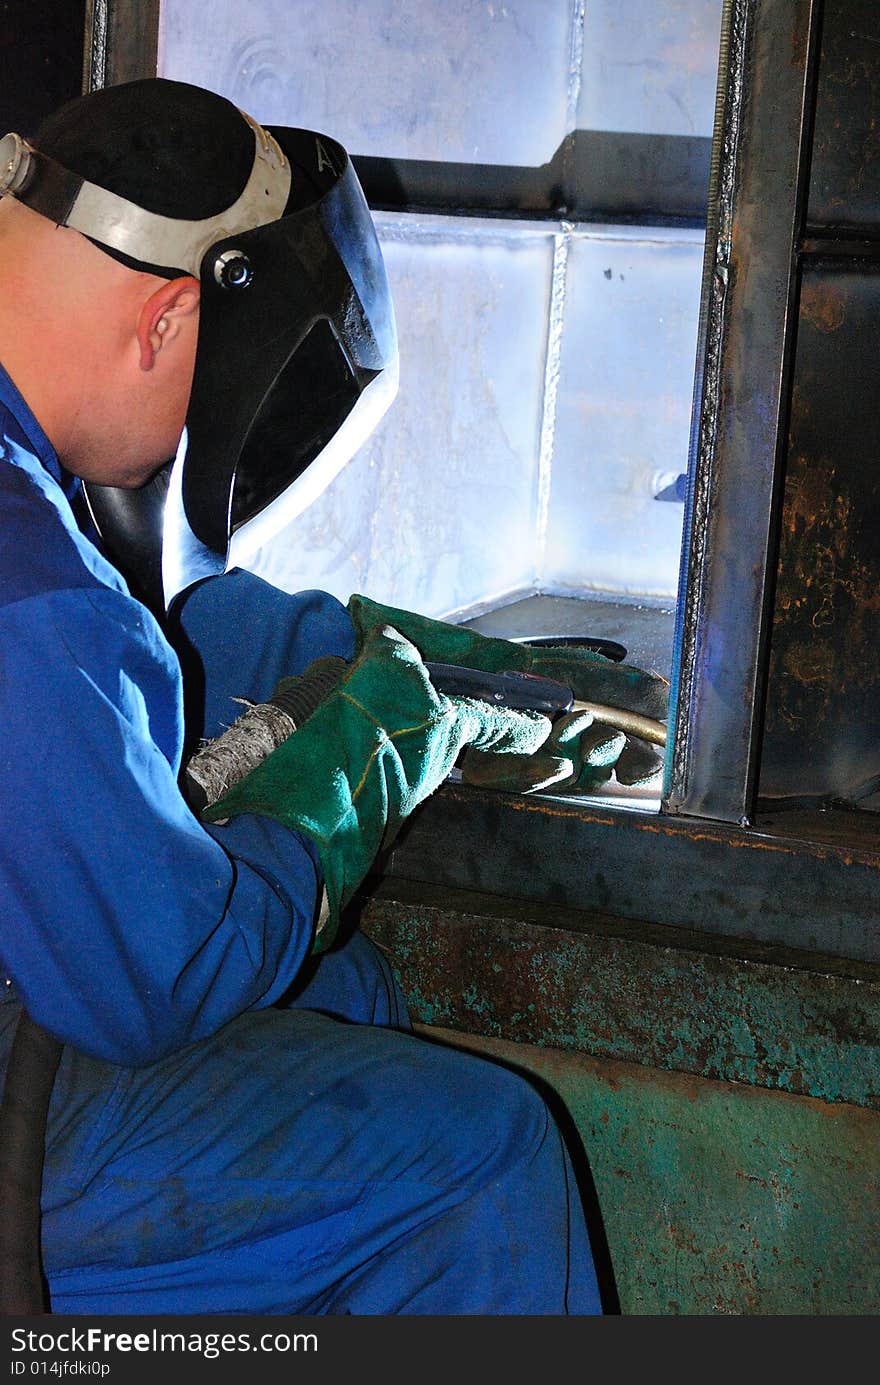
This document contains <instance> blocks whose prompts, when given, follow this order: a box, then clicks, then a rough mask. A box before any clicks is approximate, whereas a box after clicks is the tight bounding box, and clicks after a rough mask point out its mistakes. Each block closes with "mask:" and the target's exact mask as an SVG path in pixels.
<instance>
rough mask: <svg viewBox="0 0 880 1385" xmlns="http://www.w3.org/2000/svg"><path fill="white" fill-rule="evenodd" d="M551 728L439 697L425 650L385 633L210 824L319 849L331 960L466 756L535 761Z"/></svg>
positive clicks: (218, 807)
mask: <svg viewBox="0 0 880 1385" xmlns="http://www.w3.org/2000/svg"><path fill="white" fill-rule="evenodd" d="M321 662H322V661H321V660H318V661H317V662H316V664H313V665H312V666H311V670H312V671H314V670H316V669H317V668H318V665H320V664H321ZM307 672H308V670H307ZM279 686H280V687H281V688H283V682H282V684H281V685H279ZM550 729H551V728H550V721H549V719H548V718H547V717H545V716H542V715H541V714H540V713H538V712H528V711H527V712H521V711H513V710H511V709H510V708H508V707H491V706H489V705H488V703H485V702H478V701H476V700H473V699H471V698H458V697H446V696H445V695H443V694H441V693H438V692H436V691H435V689H434V688H433V686H432V684H431V680H430V678H429V676H428V672H427V670H426V669H425V666H424V664H423V663H422V660H421V658H420V656H419V653H418V650H417V649H416V648H415V647H414V646H413V645H412V644H411V643H410V642H409V641H408V640H406V639H405V638H404V637H403V636H402V635H400V634H399V633H398V632H397V631H396V630H394V629H393V628H392V627H390V626H389V625H387V624H386V623H385V622H378V623H377V624H376V625H375V626H374V627H373V628H372V629H371V630H370V631H369V632H368V633H367V634H366V636H365V638H364V639H363V640H362V641H361V642H360V649H359V652H358V654H357V657H356V658H355V660H354V661H353V663H352V664H351V666H350V669H349V671H348V673H347V674H346V675H345V677H344V678H343V679H342V681H341V682H340V683H338V684H337V685H336V687H335V688H334V689H333V691H332V692H330V693H329V694H328V695H327V696H326V697H325V698H324V700H323V702H321V703H320V705H319V706H318V708H317V710H316V711H314V712H313V713H312V715H311V716H309V717H308V718H307V719H306V720H305V721H303V722H302V724H301V725H300V726H299V727H298V728H297V730H296V731H295V732H294V734H293V735H291V736H289V737H288V739H287V740H286V741H283V742H282V744H281V745H280V746H279V747H278V748H277V749H276V750H273V751H272V753H271V754H270V755H269V756H268V757H267V758H266V759H265V760H263V761H262V763H261V764H259V765H258V766H257V767H256V769H253V770H251V771H250V773H249V774H247V775H246V776H245V777H244V779H242V780H241V781H240V782H239V783H238V784H236V785H235V786H234V787H233V788H232V789H230V790H229V792H228V793H227V794H226V795H225V796H224V797H223V798H222V799H220V800H219V802H217V803H215V804H213V805H212V807H211V808H210V809H207V810H206V811H205V812H204V814H203V817H204V818H206V819H207V820H208V821H211V822H214V821H218V820H222V819H225V818H229V817H232V816H234V815H235V814H237V813H264V814H266V815H267V816H269V817H273V818H277V819H278V820H279V821H280V822H282V823H284V824H285V826H287V827H290V828H293V829H295V830H296V831H299V832H302V833H304V834H305V835H306V836H307V837H310V838H311V839H312V840H313V841H314V842H315V843H316V844H317V847H318V852H319V854H320V857H321V864H322V866H323V869H324V883H325V886H326V889H327V899H328V903H329V920H328V922H327V923H326V924H325V925H324V926H323V927H322V929H321V932H320V936H319V939H318V943H317V945H316V948H315V950H316V951H323V950H324V949H325V948H326V947H327V946H328V945H329V944H330V942H331V941H332V939H333V937H334V935H335V933H336V929H337V927H338V924H339V917H340V914H341V912H342V910H343V909H344V907H345V905H346V904H347V903H348V901H349V900H350V899H351V897H352V895H353V894H354V891H355V890H356V889H357V887H358V885H359V884H360V883H361V881H362V880H363V878H364V876H365V875H366V874H367V872H368V871H369V869H370V867H371V866H372V864H373V861H374V860H375V857H376V855H377V854H378V852H379V851H380V850H381V849H382V848H383V847H386V846H388V845H389V844H390V843H391V841H392V840H393V839H394V837H395V835H396V833H397V831H398V830H399V828H400V826H401V824H402V822H403V821H404V819H405V818H406V817H407V816H408V815H409V814H410V813H411V812H412V810H413V809H414V808H415V807H416V806H417V804H419V803H421V802H422V800H423V799H425V798H427V797H428V795H429V794H431V793H433V791H434V790H435V789H436V788H438V787H439V786H440V784H442V783H443V781H444V779H446V778H447V776H448V774H449V772H450V770H451V769H452V768H453V766H454V764H455V762H456V760H457V759H458V757H459V755H460V753H461V751H462V750H463V748H464V747H465V746H475V747H479V748H480V750H481V751H484V752H487V753H488V752H491V753H492V754H501V755H504V754H513V755H526V756H528V755H530V754H531V753H533V752H534V751H536V750H537V749H538V748H539V747H540V745H541V744H542V742H543V741H545V740H546V739H547V736H548V735H549V733H550Z"/></svg>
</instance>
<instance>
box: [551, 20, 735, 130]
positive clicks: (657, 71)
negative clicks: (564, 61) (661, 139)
mask: <svg viewBox="0 0 880 1385" xmlns="http://www.w3.org/2000/svg"><path fill="white" fill-rule="evenodd" d="M721 12H722V3H721V0H676V3H672V4H670V3H663V4H658V3H657V0H587V4H586V6H585V16H584V37H583V65H582V71H581V89H580V100H579V102H578V122H577V123H578V126H579V127H580V128H581V129H585V130H620V131H628V132H632V133H639V134H651V135H660V134H663V135H711V134H712V120H713V113H714V110H715V87H716V83H717V79H718V42H719V37H720V32H721Z"/></svg>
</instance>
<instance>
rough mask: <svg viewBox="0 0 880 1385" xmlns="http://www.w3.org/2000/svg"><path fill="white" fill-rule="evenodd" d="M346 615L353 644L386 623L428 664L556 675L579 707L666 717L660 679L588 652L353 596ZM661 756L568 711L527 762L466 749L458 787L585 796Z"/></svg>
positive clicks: (653, 766)
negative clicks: (498, 634) (534, 643)
mask: <svg viewBox="0 0 880 1385" xmlns="http://www.w3.org/2000/svg"><path fill="white" fill-rule="evenodd" d="M348 611H349V615H350V616H351V619H352V622H353V624H354V628H355V633H356V637H357V641H358V647H360V645H361V643H362V642H363V640H365V639H366V637H367V635H368V634H369V632H370V630H372V629H373V628H374V627H375V626H376V625H377V624H386V623H387V624H390V625H392V626H394V628H395V629H396V630H399V631H400V632H401V634H403V635H405V637H406V638H407V639H408V640H409V641H410V642H411V643H412V644H414V645H415V647H416V648H417V649H418V651H419V653H420V654H421V656H422V658H423V659H426V660H428V661H429V662H432V663H446V664H462V665H464V666H465V667H466V668H475V669H482V670H483V671H484V672H488V673H500V672H502V671H503V670H505V669H515V670H517V671H518V672H521V673H533V674H538V675H540V676H542V677H546V678H556V679H558V680H559V682H561V683H565V684H566V686H568V687H570V688H571V690H572V693H573V694H574V697H575V699H576V700H577V701H579V702H590V703H595V704H601V705H603V706H607V707H615V708H619V709H622V710H623V711H627V712H635V713H637V714H639V715H641V716H645V717H649V718H651V719H652V720H655V721H661V722H665V720H666V716H667V712H668V696H669V684H668V682H667V681H666V679H665V678H662V677H661V676H660V675H659V674H657V673H650V672H647V671H646V670H644V669H640V668H636V667H634V666H633V665H631V664H623V663H616V662H615V661H614V660H613V659H607V658H605V656H604V655H602V654H597V653H594V652H593V651H592V650H588V649H576V648H574V649H573V648H569V647H565V646H561V645H556V646H543V647H540V648H539V647H534V648H532V647H531V646H529V645H527V644H519V643H517V642H516V641H515V640H505V639H496V638H494V637H491V636H487V635H481V634H479V633H478V632H477V631H475V630H468V629H466V628H465V627H464V626H461V625H452V624H450V623H449V622H447V621H440V620H433V619H431V618H430V617H428V616H421V615H417V614H415V613H413V612H411V611H401V610H398V609H397V608H396V607H392V606H383V605H381V604H379V603H378V602H375V601H371V600H370V599H369V598H368V597H365V596H361V595H359V594H356V595H354V596H352V597H351V598H350V599H349V602H348ZM663 759H664V751H663V749H662V747H660V746H658V745H654V744H650V743H648V742H647V741H645V740H643V739H641V738H640V737H638V736H636V735H633V734H625V733H621V732H620V731H613V730H611V728H609V727H608V726H607V725H604V724H603V723H601V722H599V721H597V720H596V719H595V718H591V717H589V715H588V714H582V713H579V712H574V713H572V714H570V715H569V716H568V717H562V718H560V719H559V720H558V721H557V722H556V723H555V725H554V727H553V732H552V735H551V737H550V738H549V739H548V741H547V742H546V743H545V744H544V746H543V747H542V748H541V751H540V753H539V754H538V755H537V756H536V757H535V759H534V760H533V761H532V762H531V763H527V761H526V759H525V758H510V759H506V760H505V763H504V764H501V762H500V761H494V760H493V761H488V760H487V759H486V758H485V757H483V756H481V755H480V753H479V752H478V751H476V750H474V751H470V750H469V751H468V752H467V753H466V755H465V756H464V757H463V760H462V766H461V770H462V778H463V779H464V780H465V781H466V782H469V783H472V784H480V785H482V786H484V787H494V788H505V789H510V790H513V791H516V792H519V793H528V792H537V791H540V790H546V789H548V788H553V790H554V792H557V791H564V792H567V793H577V794H589V793H596V792H599V791H600V790H601V789H602V786H603V785H604V784H606V783H607V782H608V780H609V779H610V778H611V776H612V774H613V775H614V776H615V777H616V779H617V780H618V782H619V783H620V784H624V785H627V786H632V785H637V784H645V783H648V782H649V781H650V780H652V779H653V778H654V777H655V776H656V775H657V774H658V773H659V771H660V770H661V769H662V766H663Z"/></svg>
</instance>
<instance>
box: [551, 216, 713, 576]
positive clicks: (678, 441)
mask: <svg viewBox="0 0 880 1385" xmlns="http://www.w3.org/2000/svg"><path fill="white" fill-rule="evenodd" d="M702 245H703V237H702V234H701V233H700V232H698V231H684V230H677V229H674V228H669V229H666V230H655V231H653V232H652V231H650V230H645V229H642V228H623V227H619V228H611V227H609V228H607V229H606V230H602V229H600V228H594V229H593V230H591V231H589V232H586V231H584V232H582V233H580V234H576V235H574V236H572V238H571V243H570V248H569V254H568V265H567V291H566V308H565V321H564V326H563V329H562V343H561V351H560V365H559V388H558V394H557V401H556V420H555V437H554V448H553V464H552V471H551V475H550V478H549V505H548V517H547V536H546V545H545V548H544V556H543V563H542V568H541V585H542V587H543V589H544V590H553V591H559V592H565V591H571V590H576V589H577V588H579V587H583V586H589V587H597V588H601V589H604V590H607V591H615V592H621V593H638V594H644V595H654V596H667V595H668V596H670V597H672V598H674V595H675V590H676V585H677V582H678V567H679V555H680V548H681V524H682V506H681V504H676V503H675V502H674V501H673V502H672V503H667V502H665V501H664V502H659V501H658V500H657V499H656V498H655V497H656V496H657V495H658V494H662V493H664V492H666V493H667V494H668V493H669V492H670V491H671V492H672V493H673V494H674V493H675V482H676V478H677V477H678V476H679V475H680V474H682V473H683V472H684V471H685V470H686V468H687V451H688V429H689V421H690V400H691V389H692V384H693V374H694V355H695V351H696V339H697V319H698V314H699V298H700V267H701V263H702Z"/></svg>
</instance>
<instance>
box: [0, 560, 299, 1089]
mask: <svg viewBox="0 0 880 1385" xmlns="http://www.w3.org/2000/svg"><path fill="white" fill-rule="evenodd" d="M241 633H242V632H241V631H239V635H241ZM0 635H2V640H3V648H4V651H5V652H4V667H3V676H2V678H0V718H2V720H0V724H2V726H3V741H2V750H0V755H2V762H3V796H4V803H3V812H2V822H0V836H2V845H0V888H2V893H3V912H4V918H3V923H2V934H0V936H2V944H0V950H2V954H3V961H4V963H5V965H6V967H7V969H8V970H9V972H10V974H11V975H12V977H13V980H14V981H15V984H16V986H17V988H18V989H19V991H20V993H21V996H22V999H23V1000H24V1002H25V1004H26V1005H27V1007H28V1009H29V1010H30V1011H31V1013H32V1015H33V1016H34V1018H35V1019H36V1020H37V1021H38V1022H41V1023H43V1024H44V1025H45V1026H46V1027H47V1028H48V1029H49V1030H50V1031H52V1032H53V1033H55V1034H57V1035H58V1036H59V1037H61V1038H62V1039H64V1040H66V1041H68V1042H70V1043H72V1044H74V1045H75V1046H77V1047H79V1048H81V1049H83V1050H84V1051H86V1052H88V1053H91V1054H94V1055H95V1056H97V1057H101V1058H106V1059H109V1060H111V1061H113V1062H116V1063H121V1064H125V1065H136V1064H140V1063H145V1062H151V1061H153V1060H155V1059H157V1058H160V1057H162V1056H164V1055H165V1054H167V1053H169V1052H171V1051H173V1050H174V1049H176V1048H179V1047H181V1046H182V1045H185V1044H187V1043H190V1042H192V1041H194V1040H196V1039H199V1038H201V1037H203V1036H204V1035H206V1034H208V1033H211V1032H213V1031H215V1030H216V1029H217V1028H219V1027H220V1026H221V1025H223V1024H224V1023H226V1022H227V1021H228V1020H229V1019H231V1018H232V1017H233V1016H235V1015H236V1014H239V1013H240V1012H241V1011H242V1010H244V1009H247V1008H249V1007H252V1006H261V1005H268V1004H270V1003H272V1002H273V1001H274V1000H276V999H277V998H278V997H279V996H280V995H281V994H282V993H283V992H284V990H286V988H287V987H288V986H289V984H290V983H291V981H292V980H293V978H294V977H295V976H296V974H297V971H298V970H299V967H300V965H301V963H302V961H303V959H304V957H305V956H306V955H307V954H308V952H309V949H310V946H311V941H312V934H313V926H314V915H315V907H316V900H317V898H318V893H319V890H320V885H321V881H320V876H319V872H318V868H317V866H316V863H315V860H314V857H313V854H312V852H311V851H310V850H309V849H308V847H307V846H306V844H305V843H304V842H303V841H302V839H300V838H298V837H296V836H295V835H294V834H292V833H289V832H287V831H286V830H285V829H284V828H282V827H280V826H279V825H278V824H277V823H274V822H271V821H270V820H269V819H266V818H258V817H250V818H242V819H240V820H237V821H235V822H232V823H230V824H229V825H228V826H227V827H223V828H216V829H212V832H213V835H212V832H209V831H206V830H205V829H204V827H203V826H202V825H201V824H200V823H199V822H198V821H197V820H196V819H195V818H194V817H193V816H192V814H191V813H190V812H189V810H188V808H187V807H186V804H185V802H184V799H183V797H182V795H181V793H180V792H179V789H178V783H177V772H178V769H179V757H180V749H181V739H182V706H181V689H180V677H179V670H178V668H177V666H176V662H175V661H174V659H173V656H172V655H171V651H170V650H169V648H168V646H167V644H166V642H165V641H164V639H163V637H162V635H161V632H160V631H159V628H158V626H157V625H156V623H155V622H154V621H153V620H152V618H151V617H149V616H148V613H146V612H145V611H144V610H143V608H142V607H140V606H139V605H138V604H137V603H136V602H134V601H132V600H131V598H130V597H128V596H127V595H126V594H125V593H123V592H119V591H112V590H110V589H108V588H101V587H97V588H94V587H93V588H91V589H85V590H64V589H62V590H55V591H52V592H49V593H43V594H40V595H34V596H33V597H30V598H26V599H21V600H18V601H16V602H14V603H12V604H10V605H7V606H6V607H4V608H3V610H2V612H0ZM220 842H222V843H223V845H222V846H221V845H220V844H219V843H220Z"/></svg>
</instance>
